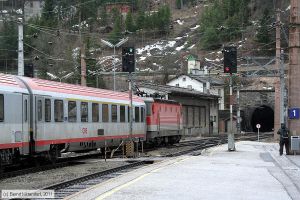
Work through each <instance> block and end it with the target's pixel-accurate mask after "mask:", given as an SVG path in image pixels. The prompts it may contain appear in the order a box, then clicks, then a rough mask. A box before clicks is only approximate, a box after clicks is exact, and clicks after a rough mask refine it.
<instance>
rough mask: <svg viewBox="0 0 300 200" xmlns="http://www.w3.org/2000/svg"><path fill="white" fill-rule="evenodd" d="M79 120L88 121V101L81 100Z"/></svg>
mask: <svg viewBox="0 0 300 200" xmlns="http://www.w3.org/2000/svg"><path fill="white" fill-rule="evenodd" d="M80 110H81V122H88V121H89V117H88V116H89V115H88V110H89V107H88V103H87V102H81V109H80Z"/></svg>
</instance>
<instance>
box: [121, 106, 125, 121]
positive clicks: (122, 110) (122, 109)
mask: <svg viewBox="0 0 300 200" xmlns="http://www.w3.org/2000/svg"><path fill="white" fill-rule="evenodd" d="M125 116H126V114H125V106H120V122H125Z"/></svg>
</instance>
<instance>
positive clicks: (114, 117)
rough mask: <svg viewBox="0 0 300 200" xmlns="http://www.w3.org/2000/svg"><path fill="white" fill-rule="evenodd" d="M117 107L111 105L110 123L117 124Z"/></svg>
mask: <svg viewBox="0 0 300 200" xmlns="http://www.w3.org/2000/svg"><path fill="white" fill-rule="evenodd" d="M117 108H118V107H117V105H111V122H118V109H117Z"/></svg>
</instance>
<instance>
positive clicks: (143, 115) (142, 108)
mask: <svg viewBox="0 0 300 200" xmlns="http://www.w3.org/2000/svg"><path fill="white" fill-rule="evenodd" d="M144 121H145V108H144V107H141V122H144Z"/></svg>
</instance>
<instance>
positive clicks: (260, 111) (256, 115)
mask: <svg viewBox="0 0 300 200" xmlns="http://www.w3.org/2000/svg"><path fill="white" fill-rule="evenodd" d="M256 124H260V125H261V128H260V129H259V130H260V131H261V132H271V131H273V129H274V110H273V109H272V108H270V107H269V106H265V105H264V106H260V107H257V108H256V109H255V110H254V112H253V114H252V118H251V126H252V130H253V131H257V128H256Z"/></svg>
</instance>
